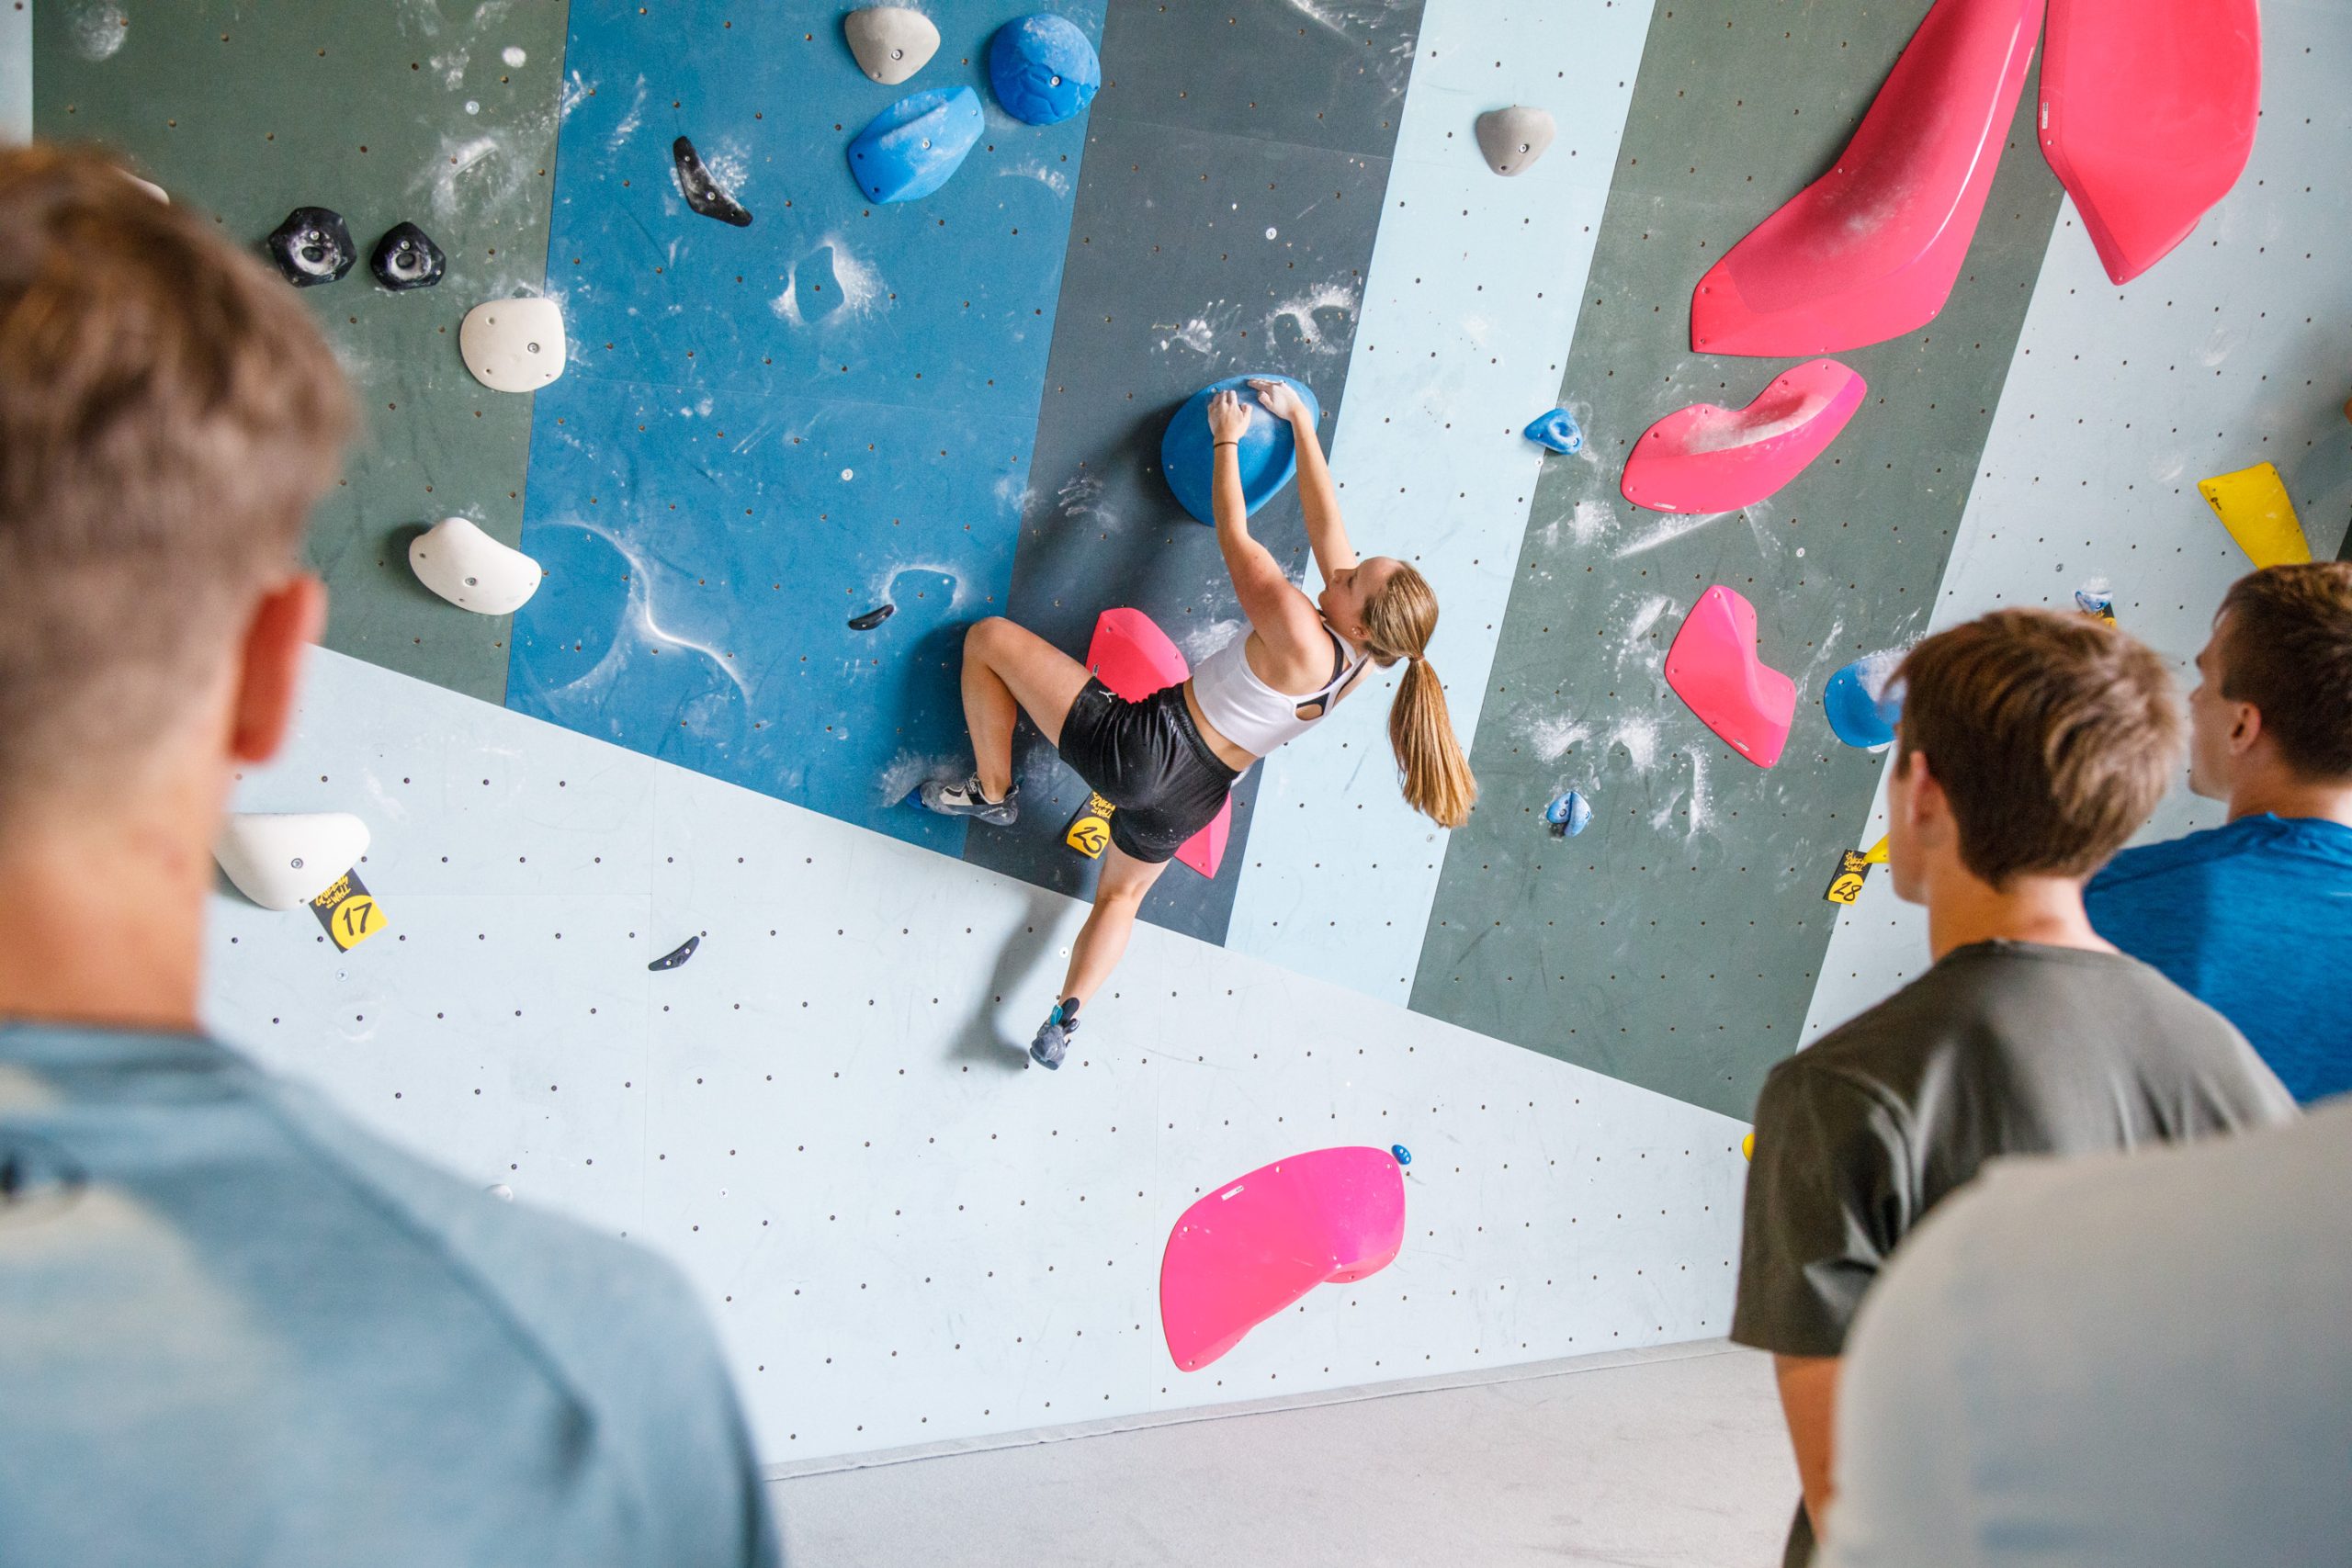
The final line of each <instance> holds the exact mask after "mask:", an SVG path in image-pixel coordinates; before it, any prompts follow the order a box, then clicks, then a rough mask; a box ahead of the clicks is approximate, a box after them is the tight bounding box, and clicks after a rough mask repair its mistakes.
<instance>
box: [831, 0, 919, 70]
mask: <svg viewBox="0 0 2352 1568" xmlns="http://www.w3.org/2000/svg"><path fill="white" fill-rule="evenodd" d="M842 36H843V37H844V38H846V39H849V51H850V53H852V54H854V55H855V56H856V57H857V68H858V69H859V70H860V71H863V72H865V73H866V75H868V76H870V77H872V78H873V79H874V80H875V81H876V82H879V83H881V84H882V85H884V86H886V87H895V86H897V85H899V83H901V82H903V81H905V80H906V79H907V78H908V77H910V76H911V75H913V74H914V73H916V72H918V71H920V70H922V68H923V67H924V66H925V65H928V64H930V63H931V57H932V56H933V55H934V54H936V53H938V52H939V29H938V28H936V27H933V25H932V20H931V18H930V17H926V16H924V15H923V14H922V12H921V11H912V10H909V9H908V8H907V7H906V6H867V7H865V9H864V10H863V11H852V12H851V13H850V14H849V15H848V16H846V17H842Z"/></svg>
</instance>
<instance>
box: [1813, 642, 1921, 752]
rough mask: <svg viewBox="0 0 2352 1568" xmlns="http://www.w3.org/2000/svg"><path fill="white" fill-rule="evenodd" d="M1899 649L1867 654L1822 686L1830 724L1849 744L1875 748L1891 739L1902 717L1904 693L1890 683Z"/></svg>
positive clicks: (1825, 710)
mask: <svg viewBox="0 0 2352 1568" xmlns="http://www.w3.org/2000/svg"><path fill="white" fill-rule="evenodd" d="M1901 658H1902V655H1901V653H1900V652H1899V651H1897V652H1888V653H1871V654H1866V655H1864V656H1863V657H1862V658H1860V659H1857V660H1854V661H1853V662H1852V663H1851V664H1849V665H1847V666H1846V667H1845V668H1843V669H1841V670H1839V671H1838V672H1837V673H1836V674H1834V675H1832V676H1830V677H1829V679H1828V681H1827V682H1826V683H1824V685H1823V686H1822V688H1821V706H1822V711H1823V712H1825V713H1826V714H1827V715H1828V716H1829V728H1830V730H1831V732H1832V733H1834V734H1835V735H1836V736H1837V737H1838V739H1840V740H1842V741H1844V742H1845V743H1846V744H1847V745H1849V746H1858V747H1860V748H1861V749H1862V750H1866V751H1867V750H1877V749H1878V748H1880V747H1882V746H1885V745H1889V744H1891V743H1893V741H1894V726H1895V724H1896V723H1897V722H1898V721H1899V720H1900V719H1901V718H1902V717H1903V694H1902V692H1901V691H1900V690H1899V689H1898V688H1896V687H1894V685H1893V683H1892V679H1891V678H1892V677H1893V675H1894V667H1895V665H1896V664H1897V663H1898V662H1899V661H1900V660H1901Z"/></svg>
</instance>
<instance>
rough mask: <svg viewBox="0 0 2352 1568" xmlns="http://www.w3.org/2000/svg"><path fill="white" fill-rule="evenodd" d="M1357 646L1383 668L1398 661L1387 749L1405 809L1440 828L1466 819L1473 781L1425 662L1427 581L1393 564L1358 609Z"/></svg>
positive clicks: (1433, 603)
mask: <svg viewBox="0 0 2352 1568" xmlns="http://www.w3.org/2000/svg"><path fill="white" fill-rule="evenodd" d="M1363 623H1364V629H1365V631H1366V632H1368V633H1369V634H1370V635H1369V636H1368V637H1366V638H1365V646H1366V649H1367V650H1368V651H1369V652H1370V653H1371V655H1372V661H1373V662H1374V664H1377V665H1379V666H1380V667H1381V668H1382V669H1384V670H1385V669H1386V668H1388V666H1390V665H1392V664H1394V663H1396V662H1397V660H1400V659H1401V660H1405V673H1404V676H1403V678H1402V679H1400V680H1399V681H1398V682H1397V697H1396V700H1395V701H1394V702H1392V703H1391V704H1390V705H1389V707H1388V744H1389V747H1390V748H1391V749H1392V750H1395V752H1396V753H1397V773H1398V775H1399V776H1398V781H1397V782H1398V786H1399V787H1400V788H1402V789H1403V791H1404V792H1405V804H1406V805H1408V806H1409V807H1412V808H1413V809H1414V810H1416V811H1418V812H1419V813H1420V814H1421V815H1422V816H1424V817H1427V818H1430V820H1431V821H1433V822H1435V823H1437V824H1438V825H1439V826H1440V827H1442V828H1459V827H1461V826H1462V824H1464V822H1467V821H1468V820H1470V807H1472V806H1474V805H1476V803H1477V799H1478V781H1477V780H1476V779H1475V778H1473V777H1471V775H1470V762H1469V760H1468V759H1467V758H1465V757H1464V756H1463V755H1462V743H1461V742H1460V741H1459V740H1457V739H1454V735H1453V719H1452V717H1451V716H1448V715H1447V713H1446V711H1445V687H1444V686H1443V685H1442V683H1440V682H1439V681H1438V678H1437V671H1434V670H1432V669H1430V661H1429V660H1428V658H1427V657H1426V655H1427V653H1428V652H1429V646H1430V637H1431V635H1432V634H1434V633H1435V632H1436V630H1437V592H1436V591H1435V590H1434V589H1432V588H1430V584H1429V580H1428V579H1427V578H1425V577H1423V576H1422V575H1421V574H1420V573H1419V572H1418V571H1415V570H1413V569H1412V568H1411V567H1410V566H1408V565H1406V564H1405V563H1404V562H1402V561H1399V562H1398V563H1397V571H1396V574H1395V575H1394V576H1392V577H1390V578H1389V580H1388V581H1387V582H1386V583H1385V585H1384V586H1383V587H1382V588H1381V590H1380V592H1379V593H1378V594H1377V595H1376V596H1375V597H1374V598H1373V599H1371V600H1369V601H1367V602H1366V603H1365V604H1364V607H1363Z"/></svg>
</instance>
